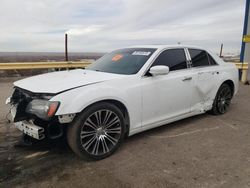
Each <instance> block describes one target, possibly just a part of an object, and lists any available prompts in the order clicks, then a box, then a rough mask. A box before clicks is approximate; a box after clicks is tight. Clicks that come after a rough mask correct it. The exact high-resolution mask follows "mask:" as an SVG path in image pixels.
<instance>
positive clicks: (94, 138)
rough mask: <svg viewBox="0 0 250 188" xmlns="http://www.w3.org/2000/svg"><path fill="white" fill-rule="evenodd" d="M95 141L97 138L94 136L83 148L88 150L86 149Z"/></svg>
mask: <svg viewBox="0 0 250 188" xmlns="http://www.w3.org/2000/svg"><path fill="white" fill-rule="evenodd" d="M96 139H97V137H96V136H95V135H94V136H93V137H92V138H91V139H89V140H88V141H87V142H86V143H85V144H84V145H83V147H84V148H85V149H86V150H88V148H89V147H90V146H91V145H92V143H93V142H94V141H95V140H96Z"/></svg>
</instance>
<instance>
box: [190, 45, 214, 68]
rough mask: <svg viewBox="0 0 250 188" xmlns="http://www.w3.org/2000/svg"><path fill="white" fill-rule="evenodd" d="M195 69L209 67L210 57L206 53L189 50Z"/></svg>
mask: <svg viewBox="0 0 250 188" xmlns="http://www.w3.org/2000/svg"><path fill="white" fill-rule="evenodd" d="M189 53H190V56H191V59H192V65H193V67H203V66H209V60H208V55H207V52H206V51H203V50H194V49H189Z"/></svg>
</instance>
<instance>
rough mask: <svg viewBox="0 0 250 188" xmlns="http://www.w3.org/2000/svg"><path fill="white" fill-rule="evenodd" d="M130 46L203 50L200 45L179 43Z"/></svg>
mask: <svg viewBox="0 0 250 188" xmlns="http://www.w3.org/2000/svg"><path fill="white" fill-rule="evenodd" d="M130 48H156V49H159V50H161V49H167V48H193V49H201V50H205V49H204V48H202V47H199V46H192V45H181V44H175V45H162V44H159V45H158V44H157V45H138V46H131V47H130Z"/></svg>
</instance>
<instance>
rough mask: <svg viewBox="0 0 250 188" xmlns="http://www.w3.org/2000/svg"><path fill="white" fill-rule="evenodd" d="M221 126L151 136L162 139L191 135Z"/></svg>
mask: <svg viewBox="0 0 250 188" xmlns="http://www.w3.org/2000/svg"><path fill="white" fill-rule="evenodd" d="M219 128H220V127H219V126H217V127H213V128H205V129H197V130H194V131H187V132H183V133H180V134H175V135H169V136H150V137H153V138H160V139H161V138H175V137H179V136H185V135H191V134H195V133H199V132H207V131H213V130H217V129H219Z"/></svg>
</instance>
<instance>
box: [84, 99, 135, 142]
mask: <svg viewBox="0 0 250 188" xmlns="http://www.w3.org/2000/svg"><path fill="white" fill-rule="evenodd" d="M102 102H107V103H110V104H113V105H115V106H116V107H118V108H119V109H120V110H121V112H122V114H123V117H124V120H125V126H126V127H125V128H126V133H125V136H126V137H127V136H128V135H129V130H130V118H129V112H128V109H127V107H126V106H125V105H124V104H123V103H122V102H121V101H119V100H116V99H104V100H100V101H96V102H94V103H91V104H89V105H88V106H86V107H85V108H84V109H83V110H82V112H83V111H84V110H86V109H87V108H90V107H91V106H93V105H96V104H98V103H102Z"/></svg>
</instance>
